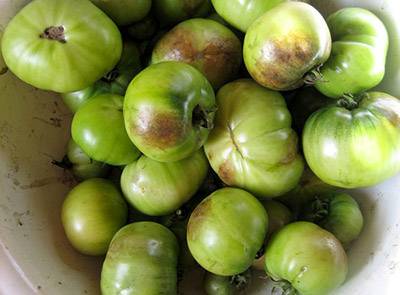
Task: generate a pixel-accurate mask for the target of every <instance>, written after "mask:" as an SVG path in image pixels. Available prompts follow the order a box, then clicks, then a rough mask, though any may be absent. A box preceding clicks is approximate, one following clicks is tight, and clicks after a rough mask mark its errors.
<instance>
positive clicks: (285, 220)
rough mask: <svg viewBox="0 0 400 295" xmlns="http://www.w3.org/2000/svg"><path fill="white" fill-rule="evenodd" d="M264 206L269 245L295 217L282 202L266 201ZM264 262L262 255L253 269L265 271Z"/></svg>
mask: <svg viewBox="0 0 400 295" xmlns="http://www.w3.org/2000/svg"><path fill="white" fill-rule="evenodd" d="M262 204H263V206H264V208H265V211H267V214H268V232H267V236H266V239H265V244H267V243H268V240H269V239H270V237H271V236H272V234H273V233H275V232H277V231H278V230H280V229H281V228H282V227H284V226H285V225H286V224H289V223H290V222H292V221H293V220H294V216H293V214H292V212H290V210H289V208H288V207H286V206H285V205H283V204H282V203H280V202H277V201H273V200H266V201H262ZM264 261H265V256H264V255H262V256H261V257H260V258H258V259H255V260H254V262H253V264H252V267H254V268H255V269H258V270H264V266H265V262H264Z"/></svg>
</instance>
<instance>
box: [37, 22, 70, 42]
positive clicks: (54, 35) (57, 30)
mask: <svg viewBox="0 0 400 295" xmlns="http://www.w3.org/2000/svg"><path fill="white" fill-rule="evenodd" d="M64 32H65V29H64V27H63V26H51V27H48V28H46V29H45V30H44V31H43V33H42V34H40V35H39V37H40V38H42V39H47V40H54V41H58V42H60V43H67V39H66V38H65V34H64Z"/></svg>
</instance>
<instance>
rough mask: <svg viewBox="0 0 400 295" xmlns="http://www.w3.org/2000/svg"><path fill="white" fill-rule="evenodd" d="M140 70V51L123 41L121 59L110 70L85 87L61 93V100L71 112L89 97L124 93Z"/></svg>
mask: <svg viewBox="0 0 400 295" xmlns="http://www.w3.org/2000/svg"><path fill="white" fill-rule="evenodd" d="M140 70H141V62H140V53H139V50H138V48H137V46H136V44H135V43H134V42H132V41H125V42H124V47H123V50H122V55H121V59H120V61H119V62H118V64H117V65H116V66H115V68H114V69H113V70H112V71H111V72H109V73H107V74H106V75H104V76H103V77H102V78H101V80H99V81H97V82H96V83H94V84H93V85H91V86H89V87H87V88H85V89H82V90H78V91H74V92H70V93H65V94H62V98H63V101H64V103H65V104H66V105H67V106H68V108H69V109H70V110H71V111H72V112H73V113H76V111H77V110H78V109H79V108H80V107H81V106H83V105H84V104H85V103H86V102H87V101H88V100H89V99H91V98H93V97H96V96H97V95H99V94H103V93H115V94H119V95H125V92H126V88H127V87H128V85H129V83H130V82H131V81H132V79H133V77H134V76H135V75H136V74H137V73H138V72H139V71H140Z"/></svg>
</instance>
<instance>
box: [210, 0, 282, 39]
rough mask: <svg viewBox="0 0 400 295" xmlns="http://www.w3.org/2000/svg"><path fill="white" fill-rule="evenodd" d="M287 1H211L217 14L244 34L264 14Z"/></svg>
mask: <svg viewBox="0 0 400 295" xmlns="http://www.w3.org/2000/svg"><path fill="white" fill-rule="evenodd" d="M286 1H287V0H233V1H232V0H230V1H226V0H212V4H213V6H214V8H215V10H216V11H217V13H218V14H219V15H220V16H221V17H222V18H223V19H224V20H226V21H227V22H228V23H229V24H231V25H232V26H234V27H235V28H237V29H239V30H241V31H242V32H246V31H247V29H248V28H249V26H250V25H251V24H252V23H253V22H254V21H255V20H256V19H257V18H259V17H260V16H262V15H263V14H264V13H265V12H267V11H268V10H270V9H271V8H273V7H275V6H276V5H278V4H280V3H282V2H286Z"/></svg>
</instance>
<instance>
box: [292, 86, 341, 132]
mask: <svg viewBox="0 0 400 295" xmlns="http://www.w3.org/2000/svg"><path fill="white" fill-rule="evenodd" d="M335 102H336V101H335V100H332V99H329V98H328V97H326V96H324V95H322V94H321V93H320V92H318V91H317V90H316V89H315V88H314V87H303V88H301V89H299V90H298V91H297V92H296V94H295V95H294V97H293V98H292V99H291V101H290V102H289V104H288V107H289V110H290V113H291V114H292V116H293V125H294V128H295V130H297V131H298V132H302V131H303V128H304V125H305V124H306V121H307V119H308V117H310V116H311V115H312V113H314V112H315V111H317V110H319V109H321V108H323V107H325V106H328V105H329V104H332V103H335Z"/></svg>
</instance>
